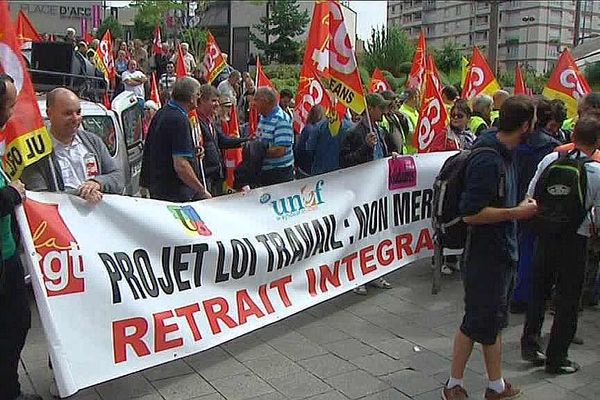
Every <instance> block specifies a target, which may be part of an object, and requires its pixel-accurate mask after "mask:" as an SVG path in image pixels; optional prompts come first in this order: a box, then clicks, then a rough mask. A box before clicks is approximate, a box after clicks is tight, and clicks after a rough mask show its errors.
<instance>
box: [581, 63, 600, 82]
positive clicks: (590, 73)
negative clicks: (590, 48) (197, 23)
mask: <svg viewBox="0 0 600 400" xmlns="http://www.w3.org/2000/svg"><path fill="white" fill-rule="evenodd" d="M584 73H585V78H586V79H587V81H588V83H589V84H590V85H592V86H597V85H598V84H600V62H595V63H593V64H590V65H588V66H587V67H586V68H585V72H584Z"/></svg>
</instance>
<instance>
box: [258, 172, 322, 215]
mask: <svg viewBox="0 0 600 400" xmlns="http://www.w3.org/2000/svg"><path fill="white" fill-rule="evenodd" d="M324 184H325V181H324V180H323V179H319V180H318V181H317V183H315V187H314V189H308V187H307V186H302V188H301V189H300V193H298V194H295V195H293V196H288V197H283V198H281V199H278V200H271V195H270V194H268V193H265V194H263V195H262V196H261V197H260V202H261V204H268V205H270V206H271V207H272V208H273V211H274V212H275V215H277V220H286V219H288V218H291V217H295V216H296V215H300V214H303V213H305V212H307V211H314V210H316V209H317V208H318V207H319V204H323V203H324V202H325V201H323V194H322V191H323V185H324Z"/></svg>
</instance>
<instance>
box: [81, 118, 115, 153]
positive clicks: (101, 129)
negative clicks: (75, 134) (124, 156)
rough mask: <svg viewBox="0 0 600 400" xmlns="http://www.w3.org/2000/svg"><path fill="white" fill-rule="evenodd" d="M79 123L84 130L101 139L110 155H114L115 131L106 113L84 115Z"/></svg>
mask: <svg viewBox="0 0 600 400" xmlns="http://www.w3.org/2000/svg"><path fill="white" fill-rule="evenodd" d="M81 125H82V126H83V129H84V130H86V131H88V132H91V133H93V134H94V135H96V136H98V137H99V138H100V139H102V141H103V142H104V144H105V145H106V147H107V148H108V152H109V153H110V155H111V156H114V155H115V153H116V152H117V138H116V133H117V132H116V130H115V125H114V124H113V120H112V118H111V117H109V116H108V115H84V116H83V119H82V122H81Z"/></svg>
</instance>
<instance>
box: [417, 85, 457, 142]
mask: <svg viewBox="0 0 600 400" xmlns="http://www.w3.org/2000/svg"><path fill="white" fill-rule="evenodd" d="M423 93H424V96H423V109H422V110H421V114H420V116H419V122H418V123H417V127H416V128H415V134H414V136H413V146H414V147H415V148H416V149H417V150H418V152H419V153H430V152H433V151H442V150H445V146H443V145H444V141H445V129H446V120H447V119H448V112H447V111H446V107H444V101H443V100H442V94H441V93H440V91H439V90H437V89H436V86H435V82H434V80H433V74H425V90H424V92H423Z"/></svg>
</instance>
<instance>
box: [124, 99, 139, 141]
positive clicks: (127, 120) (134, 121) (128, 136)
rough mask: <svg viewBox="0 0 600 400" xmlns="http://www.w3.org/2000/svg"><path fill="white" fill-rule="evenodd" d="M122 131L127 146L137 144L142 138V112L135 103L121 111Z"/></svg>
mask: <svg viewBox="0 0 600 400" xmlns="http://www.w3.org/2000/svg"><path fill="white" fill-rule="evenodd" d="M122 118H123V132H124V133H125V142H126V143H127V147H128V148H129V147H131V146H133V145H135V144H137V143H138V142H139V141H141V140H142V138H143V134H142V132H143V126H142V118H143V112H142V109H141V108H140V107H138V106H137V105H136V106H135V107H130V108H128V109H127V110H125V111H123V114H122Z"/></svg>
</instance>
